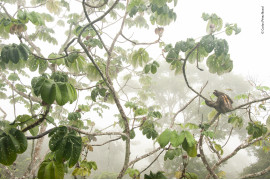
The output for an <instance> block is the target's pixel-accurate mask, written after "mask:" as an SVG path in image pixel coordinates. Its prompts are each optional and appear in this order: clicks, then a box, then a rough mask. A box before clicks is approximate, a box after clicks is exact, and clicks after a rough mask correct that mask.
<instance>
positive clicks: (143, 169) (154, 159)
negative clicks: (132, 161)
mask: <svg viewBox="0 0 270 180" xmlns="http://www.w3.org/2000/svg"><path fill="white" fill-rule="evenodd" d="M164 151H165V149H163V150H162V151H161V152H160V153H159V154H158V155H157V157H156V158H155V159H154V160H153V161H152V162H151V163H150V164H149V165H148V166H147V167H146V168H144V169H143V170H142V171H141V172H140V174H139V175H138V177H140V175H141V174H142V173H143V172H144V171H146V170H147V169H148V168H149V167H151V166H152V164H154V162H156V160H157V159H158V158H159V156H160V155H161V154H162V153H163V152H164Z"/></svg>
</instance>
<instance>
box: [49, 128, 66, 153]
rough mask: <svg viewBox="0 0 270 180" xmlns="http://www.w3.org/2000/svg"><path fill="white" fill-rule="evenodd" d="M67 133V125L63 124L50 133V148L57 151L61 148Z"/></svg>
mask: <svg viewBox="0 0 270 180" xmlns="http://www.w3.org/2000/svg"><path fill="white" fill-rule="evenodd" d="M66 134H67V127H65V126H62V127H58V128H56V129H55V130H54V131H53V132H52V133H50V134H49V137H51V139H50V141H49V148H50V150H51V151H53V152H54V151H56V150H57V149H59V147H60V145H61V142H62V139H63V138H64V136H65V135H66Z"/></svg>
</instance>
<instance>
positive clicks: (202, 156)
mask: <svg viewBox="0 0 270 180" xmlns="http://www.w3.org/2000/svg"><path fill="white" fill-rule="evenodd" d="M203 136H204V135H203V134H201V136H200V140H199V150H200V155H201V159H202V162H203V164H204V165H205V166H206V169H207V170H208V172H209V173H210V174H211V176H212V177H214V178H215V179H218V176H217V175H216V174H215V172H214V171H213V170H212V169H211V167H210V165H209V163H208V162H207V160H206V157H205V155H204V151H203V147H202V143H203Z"/></svg>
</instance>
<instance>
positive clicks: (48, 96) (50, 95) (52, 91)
mask: <svg viewBox="0 0 270 180" xmlns="http://www.w3.org/2000/svg"><path fill="white" fill-rule="evenodd" d="M40 94H41V98H42V100H43V101H45V102H46V103H47V104H52V103H53V102H54V100H55V96H56V87H55V83H54V82H52V81H51V80H45V81H44V83H43V85H42V87H41V89H40Z"/></svg>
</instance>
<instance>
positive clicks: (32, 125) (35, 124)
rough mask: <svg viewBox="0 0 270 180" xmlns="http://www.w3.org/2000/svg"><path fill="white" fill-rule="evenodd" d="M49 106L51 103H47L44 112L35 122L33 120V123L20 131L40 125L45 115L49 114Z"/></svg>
mask: <svg viewBox="0 0 270 180" xmlns="http://www.w3.org/2000/svg"><path fill="white" fill-rule="evenodd" d="M50 108H51V105H47V107H46V110H45V112H44V114H42V117H41V118H39V119H38V120H37V121H36V122H34V123H33V124H31V125H29V126H27V127H25V128H23V129H22V132H26V131H28V130H29V129H32V128H34V127H36V126H38V125H40V124H41V123H42V122H43V121H44V120H45V119H46V116H47V115H48V114H49V112H50Z"/></svg>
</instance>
